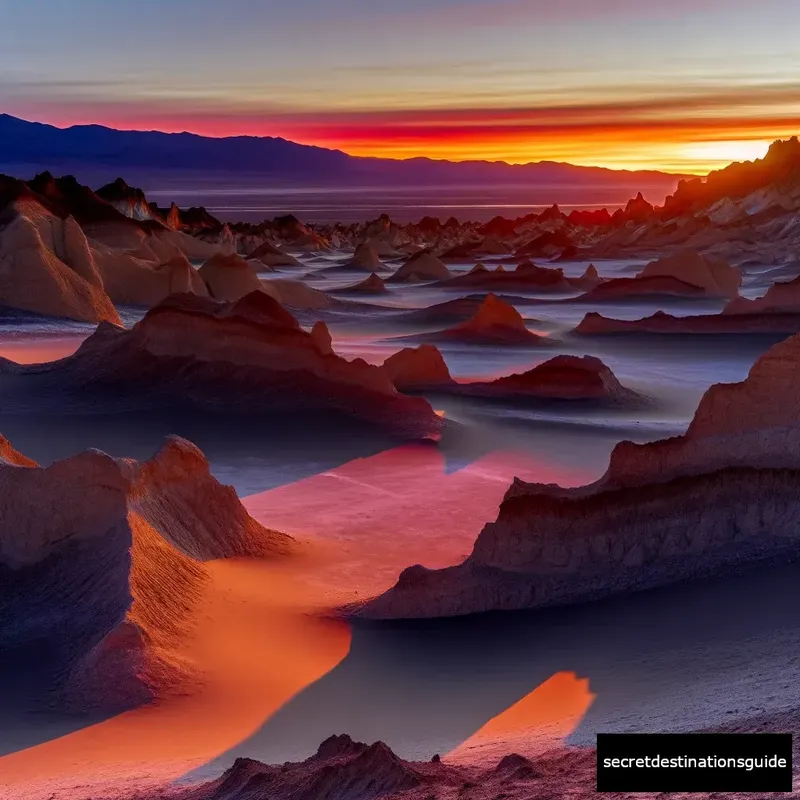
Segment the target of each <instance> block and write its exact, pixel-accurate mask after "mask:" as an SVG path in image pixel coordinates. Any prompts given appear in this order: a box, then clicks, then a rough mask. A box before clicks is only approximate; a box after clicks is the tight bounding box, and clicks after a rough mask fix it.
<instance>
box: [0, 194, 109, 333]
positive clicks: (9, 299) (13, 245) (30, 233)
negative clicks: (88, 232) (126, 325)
mask: <svg viewBox="0 0 800 800" xmlns="http://www.w3.org/2000/svg"><path fill="white" fill-rule="evenodd" d="M0 306H6V307H9V308H15V309H20V310H22V311H30V312H33V313H35V314H43V315H46V316H52V317H65V318H67V319H73V320H78V321H81V322H113V323H116V324H119V321H120V319H119V315H118V314H117V311H116V309H115V308H114V305H113V303H112V302H111V299H110V298H109V296H108V294H107V293H106V291H105V289H104V287H103V281H102V278H101V275H100V271H99V270H98V268H97V264H96V263H95V260H94V256H93V254H92V251H91V249H90V247H89V244H88V242H87V239H86V236H85V235H84V233H83V231H82V230H81V227H80V225H78V223H77V222H76V221H75V219H73V218H72V217H70V216H67V217H66V218H63V219H62V218H61V217H59V216H57V215H56V214H53V213H51V212H50V211H49V210H48V209H47V208H45V207H44V206H43V205H41V204H40V203H39V202H37V201H36V200H35V199H32V198H24V199H21V200H18V201H16V202H14V203H12V204H11V205H8V206H6V207H5V208H4V209H2V210H0Z"/></svg>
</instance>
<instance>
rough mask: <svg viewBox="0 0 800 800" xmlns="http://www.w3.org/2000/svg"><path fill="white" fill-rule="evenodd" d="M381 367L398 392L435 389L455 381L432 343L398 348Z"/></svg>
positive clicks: (445, 386) (447, 385)
mask: <svg viewBox="0 0 800 800" xmlns="http://www.w3.org/2000/svg"><path fill="white" fill-rule="evenodd" d="M383 369H384V370H385V371H386V372H387V374H388V375H389V378H390V379H391V381H392V383H393V384H394V385H395V387H397V390H398V391H399V392H419V391H426V390H436V389H442V388H447V387H449V386H451V385H453V384H454V383H455V382H454V381H453V379H452V378H451V377H450V371H449V370H448V368H447V364H446V363H445V360H444V358H443V357H442V354H441V353H440V352H439V350H438V349H437V348H436V347H435V346H434V345H432V344H422V345H420V346H419V347H415V348H410V347H407V348H405V349H404V350H400V351H399V352H397V353H395V354H394V355H391V356H389V358H387V359H386V361H384V362H383Z"/></svg>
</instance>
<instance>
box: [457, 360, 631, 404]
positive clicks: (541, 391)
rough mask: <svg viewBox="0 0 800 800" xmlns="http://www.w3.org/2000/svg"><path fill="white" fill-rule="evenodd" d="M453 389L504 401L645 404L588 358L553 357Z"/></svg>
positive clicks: (600, 365)
mask: <svg viewBox="0 0 800 800" xmlns="http://www.w3.org/2000/svg"><path fill="white" fill-rule="evenodd" d="M457 387H458V388H457V391H458V393H459V394H463V395H472V396H475V397H485V398H495V399H500V400H508V401H515V400H517V401H525V400H564V401H575V400H579V401H588V402H592V403H607V404H610V405H628V406H629V405H635V404H642V403H645V402H646V399H645V398H644V397H643V396H642V395H640V394H637V393H636V392H633V391H631V390H630V389H627V388H625V387H624V386H623V385H622V384H621V383H620V382H619V380H617V377H616V375H614V373H613V372H612V371H611V370H610V369H609V368H608V367H607V366H606V365H605V364H604V363H603V362H602V361H601V360H600V359H599V358H594V357H592V356H584V357H583V358H580V357H578V356H556V357H555V358H551V359H550V360H549V361H545V362H544V363H542V364H539V365H537V366H535V367H533V368H532V369H529V370H526V371H525V372H521V373H515V374H513V375H506V376H503V377H500V378H495V379H494V380H492V381H470V382H468V383H459V384H457Z"/></svg>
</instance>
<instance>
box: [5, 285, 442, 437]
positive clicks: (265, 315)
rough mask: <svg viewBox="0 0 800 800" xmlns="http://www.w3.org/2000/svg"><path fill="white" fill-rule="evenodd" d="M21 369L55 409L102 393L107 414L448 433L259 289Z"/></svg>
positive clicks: (112, 333)
mask: <svg viewBox="0 0 800 800" xmlns="http://www.w3.org/2000/svg"><path fill="white" fill-rule="evenodd" d="M16 371H17V373H18V374H17V377H16V381H17V385H20V381H21V382H22V386H23V387H24V382H25V380H33V381H47V382H48V385H49V386H50V387H51V389H52V390H51V392H50V393H49V395H48V398H49V401H50V402H53V403H56V402H58V401H57V399H55V398H56V395H57V393H58V391H63V392H65V393H69V395H70V398H71V402H73V403H83V404H84V405H86V406H87V407H89V408H93V407H94V406H95V404H96V402H97V394H98V393H100V394H102V397H103V398H104V402H105V407H106V408H108V407H110V406H111V405H114V403H117V404H121V405H122V406H124V407H125V408H130V407H139V406H143V407H152V406H153V404H157V405H159V406H169V407H172V406H179V407H181V408H184V409H189V408H196V409H204V410H205V411H206V412H211V413H220V414H225V415H230V414H258V415H269V416H270V417H271V418H273V419H274V418H276V416H280V415H281V414H283V415H285V416H293V417H297V416H300V415H304V416H306V417H310V418H312V419H315V418H316V419H317V420H318V421H319V420H327V419H330V418H335V416H336V415H343V416H346V417H351V418H353V419H355V420H358V421H360V422H362V423H364V424H368V425H370V426H377V427H379V428H382V429H383V430H386V431H388V432H390V433H391V434H393V435H396V436H399V437H401V438H409V439H427V438H437V437H438V435H439V431H440V429H441V426H442V421H441V420H440V418H439V417H438V416H437V415H436V414H435V413H434V412H433V409H432V408H431V407H430V405H429V404H428V403H427V402H426V401H425V400H423V399H421V398H412V397H406V396H404V395H402V394H399V393H398V392H397V391H396V390H395V388H394V386H393V385H392V383H391V381H390V380H389V378H388V376H387V375H386V373H385V372H384V371H383V370H382V369H381V368H380V367H376V366H372V365H370V364H367V363H366V362H365V361H363V360H361V359H356V360H354V361H347V360H345V359H344V358H341V357H339V356H337V355H336V354H335V353H333V352H332V351H331V349H330V335H329V334H328V333H327V329H326V330H325V331H324V332H323V330H322V328H321V327H319V326H318V327H317V328H316V329H315V332H314V333H309V332H307V331H305V330H303V329H302V328H301V327H300V325H299V323H298V322H297V320H296V319H295V318H294V317H293V316H292V314H291V313H289V312H288V311H287V310H286V309H285V308H284V307H283V306H282V305H281V304H280V303H279V302H278V301H277V300H275V299H274V298H273V297H270V296H269V295H268V294H266V292H263V291H256V292H252V293H250V294H249V295H246V296H245V297H243V298H241V299H240V300H238V301H236V302H231V303H218V302H215V301H214V300H211V299H208V298H202V297H198V296H197V295H172V296H171V297H169V298H167V299H166V300H165V301H164V302H163V303H161V304H159V305H158V306H156V307H155V308H153V309H151V310H150V311H149V312H148V313H147V314H146V315H145V317H144V319H142V320H141V321H140V322H138V323H137V324H136V325H134V327H133V328H132V329H130V330H121V329H114V328H112V327H111V326H100V327H99V328H98V330H97V331H96V332H95V333H94V334H93V335H92V336H90V337H89V338H88V339H87V340H86V341H85V342H84V343H83V345H82V346H81V347H80V348H79V349H78V351H77V352H76V353H75V354H74V355H73V356H70V357H69V358H66V359H62V360H60V361H56V362H52V363H51V364H45V365H37V366H36V367H30V368H26V367H16ZM20 391H21V390H20ZM110 391H111V394H109V392H110ZM115 407H116V406H115Z"/></svg>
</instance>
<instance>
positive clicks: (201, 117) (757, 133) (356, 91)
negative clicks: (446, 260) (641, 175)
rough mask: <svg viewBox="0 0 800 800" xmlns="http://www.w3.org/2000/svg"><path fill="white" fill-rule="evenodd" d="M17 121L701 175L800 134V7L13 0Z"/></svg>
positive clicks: (3, 16) (4, 12)
mask: <svg viewBox="0 0 800 800" xmlns="http://www.w3.org/2000/svg"><path fill="white" fill-rule="evenodd" d="M0 20H1V21H2V25H0V111H5V112H7V113H10V114H15V115H17V116H21V117H24V118H26V119H35V120H39V121H42V122H49V123H52V124H56V125H61V126H65V125H70V124H76V123H89V122H96V123H101V124H105V125H110V126H113V127H119V128H137V129H159V130H164V131H182V130H189V131H194V132H197V133H202V134H207V135H213V136H225V135H233V134H242V133H244V134H253V135H265V136H283V137H285V138H288V139H292V140H294V141H298V142H303V143H308V144H318V145H323V146H327V147H336V148H340V149H342V150H345V151H346V152H348V153H353V154H357V155H377V156H387V157H400V158H402V157H408V156H416V155H427V156H431V157H434V158H449V159H470V158H481V159H483V158H485V159H502V160H505V161H511V162H526V161H539V160H554V161H569V162H572V163H577V164H588V165H600V166H609V167H619V168H655V169H664V170H670V171H683V172H696V173H703V172H707V171H708V170H709V169H711V168H714V167H716V166H721V165H723V164H726V163H728V162H729V161H731V160H742V159H749V158H755V157H760V156H761V155H763V153H764V152H765V151H766V148H767V146H768V144H769V142H771V141H772V140H774V139H776V138H785V137H787V136H789V135H792V134H796V133H800V37H798V31H800V2H798V1H797V0H759V2H753V0H664V1H663V2H661V1H658V2H656V1H653V0H494V1H492V0H402V1H400V0H336V1H335V2H334V0H293V2H287V1H286V0H283V1H282V2H274V0H225V2H222V1H221V0H214V1H212V0H136V2H127V0H113V2H110V1H109V0H70V2H54V0H24V2H12V0H0Z"/></svg>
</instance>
